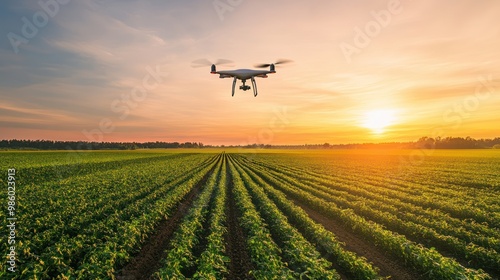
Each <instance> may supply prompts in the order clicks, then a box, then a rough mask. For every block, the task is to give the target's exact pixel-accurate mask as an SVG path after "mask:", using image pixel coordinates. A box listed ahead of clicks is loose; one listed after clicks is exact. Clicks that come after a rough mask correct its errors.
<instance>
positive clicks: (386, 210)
mask: <svg viewBox="0 0 500 280" xmlns="http://www.w3.org/2000/svg"><path fill="white" fill-rule="evenodd" d="M266 170H267V171H268V172H269V173H270V174H275V175H280V179H281V180H283V181H285V182H287V183H290V184H294V185H295V186H298V187H300V188H301V189H302V190H305V191H307V192H309V193H311V194H314V195H315V196H317V197H320V198H322V199H325V200H326V201H330V202H334V203H335V204H336V205H338V206H339V207H342V208H346V209H353V210H354V212H355V213H357V214H359V215H361V216H363V217H366V218H368V219H370V220H372V221H375V222H377V223H380V224H383V225H385V226H386V227H387V228H389V229H391V230H394V231H397V232H399V233H402V234H405V235H407V236H408V237H410V238H413V239H414V240H417V241H418V240H426V241H427V242H429V243H430V244H431V245H433V246H436V247H440V248H444V249H446V250H448V251H451V252H454V253H455V254H456V255H459V256H462V258H464V259H467V260H468V261H469V262H470V264H471V265H472V266H474V267H480V268H485V269H488V270H491V271H497V270H498V269H499V268H500V255H499V254H498V253H497V251H496V250H495V248H496V247H498V243H499V242H498V239H495V238H492V237H490V238H488V237H485V236H484V235H479V234H475V233H473V232H468V231H466V230H464V229H463V228H461V227H455V228H453V229H452V228H448V227H442V226H441V225H443V223H442V220H443V219H445V218H446V216H443V217H442V218H443V219H439V218H440V217H437V218H436V219H437V220H438V221H440V222H434V221H430V220H429V218H428V217H426V216H425V215H421V216H417V215H415V213H416V210H418V209H416V207H411V205H397V206H398V207H395V206H394V205H390V204H391V199H386V198H385V197H383V196H375V195H373V194H370V195H368V194H366V193H367V191H365V190H357V193H356V194H361V195H360V196H354V195H351V194H350V193H349V192H347V191H349V190H350V189H349V186H345V185H344V186H338V185H335V186H333V187H326V186H323V185H324V184H325V183H326V182H320V183H322V184H318V182H315V183H314V184H308V183H307V182H305V183H302V182H303V180H300V179H299V178H301V177H302V176H299V175H296V176H295V178H294V177H288V176H287V175H284V174H283V173H284V172H279V173H278V172H276V171H269V169H266ZM297 177H299V178H297ZM353 183H354V182H353ZM336 188H341V189H342V191H338V190H336ZM351 189H354V191H356V187H351ZM365 196H368V198H366V197H365ZM461 224H465V223H463V222H462V223H461ZM446 229H448V230H446ZM472 241H476V242H480V244H481V243H482V244H485V245H487V246H488V247H491V248H485V247H482V246H480V245H476V244H474V243H471V242H472Z"/></svg>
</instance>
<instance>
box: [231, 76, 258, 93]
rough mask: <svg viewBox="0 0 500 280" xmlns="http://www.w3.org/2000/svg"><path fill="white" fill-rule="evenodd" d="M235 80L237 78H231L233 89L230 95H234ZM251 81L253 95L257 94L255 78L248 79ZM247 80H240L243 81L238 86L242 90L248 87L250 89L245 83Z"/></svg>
mask: <svg viewBox="0 0 500 280" xmlns="http://www.w3.org/2000/svg"><path fill="white" fill-rule="evenodd" d="M236 80H238V78H236V77H234V79H233V91H232V95H231V96H234V90H235V88H236ZM250 80H251V81H252V87H253V96H257V83H256V82H255V78H254V77H252V78H251V79H250ZM246 81H247V80H241V82H242V83H243V85H241V86H240V89H241V90H243V91H247V90H249V89H251V87H250V86H247V85H246V84H245V82H246Z"/></svg>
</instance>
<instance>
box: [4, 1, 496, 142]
mask: <svg viewBox="0 0 500 280" xmlns="http://www.w3.org/2000/svg"><path fill="white" fill-rule="evenodd" d="M0 34H1V35H2V39H1V40H0V100H1V101H0V139H33V140H36V139H47V140H84V141H124V142H130V141H138V142H146V141H167V142H174V141H177V142H187V141H189V142H202V143H204V144H212V145H220V144H224V145H246V144H253V143H257V144H271V145H279V144H321V143H325V142H327V143H331V144H341V143H363V142H393V141H415V140H417V139H418V138H420V137H422V136H429V137H448V136H460V137H465V136H471V137H473V138H493V137H498V136H500V130H499V128H500V126H499V124H500V114H499V113H498V111H499V110H498V109H499V108H500V90H499V89H500V53H499V51H498V50H500V2H499V1H496V0H484V1H472V0H470V1H464V0H457V1H452V0H444V1H428V0H424V1H412V0H399V1H398V0H377V1H368V0H366V1H361V0H358V1H347V0H333V1H330V0H329V1H284V0H276V1H261V0H254V1H249V0H215V1H195V0H186V1H161V0H151V1H144V0H142V1H139V0H120V1H118V0H78V1H77V0H40V1H28V0H21V1H2V2H0ZM201 58H204V59H208V60H210V61H216V60H217V59H220V58H222V59H230V60H232V61H233V62H234V63H233V65H230V66H227V65H218V66H217V67H218V68H217V69H218V70H229V69H238V68H253V66H254V65H255V64H259V63H272V62H275V61H277V60H278V59H283V58H285V59H290V60H293V62H292V63H288V64H283V65H277V68H276V70H277V73H275V74H270V75H269V78H267V79H260V78H258V79H257V86H258V91H259V95H258V96H257V97H254V96H253V93H252V90H250V91H241V90H237V91H236V94H235V96H234V97H232V96H231V84H232V79H219V77H218V75H211V74H210V66H206V67H201V68H193V67H192V66H193V65H192V62H193V61H194V60H197V59H201ZM239 84H240V82H239Z"/></svg>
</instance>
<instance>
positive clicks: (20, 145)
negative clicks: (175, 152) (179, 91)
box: [0, 139, 204, 150]
mask: <svg viewBox="0 0 500 280" xmlns="http://www.w3.org/2000/svg"><path fill="white" fill-rule="evenodd" d="M203 147H204V145H203V143H198V142H185V143H179V142H160V141H156V142H144V143H139V142H87V141H51V140H17V139H14V140H1V141H0V149H27V150H135V149H175V148H203Z"/></svg>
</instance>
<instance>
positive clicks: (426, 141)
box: [0, 136, 500, 150]
mask: <svg viewBox="0 0 500 280" xmlns="http://www.w3.org/2000/svg"><path fill="white" fill-rule="evenodd" d="M212 147H215V148H221V147H222V148H224V147H228V148H231V147H234V148H259V149H276V148H279V149H491V148H495V149H500V137H496V138H493V139H474V138H471V137H465V138H463V137H436V138H432V137H427V136H425V137H421V138H419V139H418V140H417V141H414V142H388V143H357V144H329V143H324V144H304V145H270V144H265V145H264V144H250V145H245V146H224V145H220V146H217V145H215V146H213V145H204V144H203V143H201V142H184V143H180V142H160V141H156V142H144V143H140V142H86V141H52V140H17V139H14V140H0V149H3V150H6V149H24V150H135V149H178V148H212Z"/></svg>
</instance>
